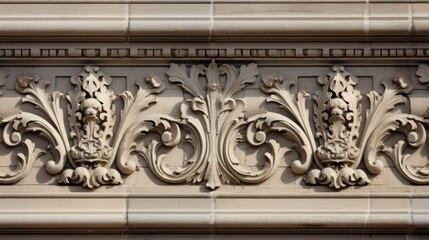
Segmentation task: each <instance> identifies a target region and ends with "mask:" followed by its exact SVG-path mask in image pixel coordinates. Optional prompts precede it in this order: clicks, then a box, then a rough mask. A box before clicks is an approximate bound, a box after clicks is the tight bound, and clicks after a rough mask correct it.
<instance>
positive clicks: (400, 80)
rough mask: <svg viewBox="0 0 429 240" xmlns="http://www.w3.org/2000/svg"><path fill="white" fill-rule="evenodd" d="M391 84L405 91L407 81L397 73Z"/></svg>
mask: <svg viewBox="0 0 429 240" xmlns="http://www.w3.org/2000/svg"><path fill="white" fill-rule="evenodd" d="M393 83H395V84H396V85H398V87H399V88H400V89H406V88H407V87H408V83H407V79H406V78H405V77H404V75H402V74H401V73H397V74H396V75H395V76H394V77H393Z"/></svg>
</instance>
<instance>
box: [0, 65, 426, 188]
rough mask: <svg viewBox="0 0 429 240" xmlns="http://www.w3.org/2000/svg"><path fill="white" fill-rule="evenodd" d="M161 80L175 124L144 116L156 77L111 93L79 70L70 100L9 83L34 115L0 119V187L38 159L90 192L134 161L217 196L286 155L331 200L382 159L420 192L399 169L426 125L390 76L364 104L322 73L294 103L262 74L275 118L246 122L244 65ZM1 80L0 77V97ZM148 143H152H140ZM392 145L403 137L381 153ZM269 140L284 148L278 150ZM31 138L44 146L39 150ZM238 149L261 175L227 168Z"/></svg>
mask: <svg viewBox="0 0 429 240" xmlns="http://www.w3.org/2000/svg"><path fill="white" fill-rule="evenodd" d="M165 74H166V76H167V77H168V81H169V82H170V83H171V84H173V85H176V87H177V88H179V89H182V90H183V92H184V93H185V94H184V96H185V97H184V99H183V101H182V102H181V103H179V105H180V107H179V109H178V112H176V113H171V114H165V113H159V112H156V113H153V112H152V113H149V112H148V111H147V110H148V109H149V108H151V107H152V106H153V105H155V104H159V103H158V97H157V95H158V94H160V93H161V92H163V91H164V89H165V85H166V80H165V79H164V77H163V76H161V75H157V74H153V73H149V74H147V75H146V76H145V77H144V79H143V80H140V81H137V82H136V84H137V85H138V87H139V89H138V91H137V92H136V94H133V93H131V92H130V91H124V92H122V93H119V94H118V93H115V92H113V91H112V90H111V89H110V84H111V82H112V78H111V77H110V76H108V75H106V74H104V73H103V71H102V69H100V68H99V67H95V66H85V67H84V68H83V70H82V71H81V72H80V74H78V75H77V76H75V77H72V78H71V83H72V84H73V86H74V89H73V90H71V91H69V92H68V93H62V92H59V91H55V92H53V93H51V94H49V93H47V92H46V87H47V82H45V81H43V80H42V79H40V77H39V76H37V75H34V74H22V75H19V76H18V78H17V81H16V91H18V92H19V93H21V94H23V97H22V100H21V102H22V104H30V105H32V106H34V108H35V109H38V111H37V112H26V111H22V112H20V113H18V114H14V115H11V116H8V117H5V118H4V119H1V123H0V127H1V130H2V131H3V132H2V138H3V144H4V145H6V146H8V147H10V148H11V149H13V148H14V147H17V146H21V149H22V150H24V152H22V153H18V154H17V155H16V159H15V160H14V161H16V163H17V164H16V166H17V167H16V169H15V170H14V171H12V172H9V173H0V183H2V184H11V183H16V182H18V181H19V180H21V179H23V178H24V177H25V176H26V174H28V172H29V170H30V168H31V167H32V165H33V163H34V162H35V160H36V159H38V158H40V157H41V156H43V155H46V154H48V153H49V154H48V155H49V156H51V157H52V158H53V159H52V160H48V161H46V163H45V165H44V167H45V168H46V171H47V172H48V173H49V174H51V175H53V176H55V177H56V180H57V182H58V183H59V184H77V185H81V186H83V187H86V188H90V189H94V188H97V187H100V186H102V185H116V184H121V183H123V178H124V177H125V176H124V175H130V174H133V173H134V172H135V171H137V170H138V166H137V162H136V161H135V159H132V157H131V155H138V156H140V158H141V159H142V160H143V161H145V163H146V165H147V166H148V168H149V169H150V171H151V172H152V173H153V175H155V176H156V177H157V178H159V179H161V180H163V181H165V182H168V183H194V184H196V183H202V184H204V185H205V186H206V187H207V188H209V189H211V190H214V189H217V188H219V187H220V186H221V185H223V184H240V183H249V184H257V183H261V182H263V181H265V180H267V179H268V178H270V177H271V176H272V175H273V173H274V171H276V170H277V169H278V165H279V162H280V161H282V159H283V158H284V157H285V158H288V157H289V156H290V155H288V154H289V153H291V152H293V151H295V152H297V153H298V155H296V156H299V158H298V159H296V160H293V161H292V162H291V164H290V168H291V171H292V173H293V174H296V175H303V176H304V177H303V181H304V182H305V183H307V184H310V185H327V186H329V187H332V188H335V189H341V188H345V187H348V186H353V185H367V184H369V183H370V179H371V177H372V176H373V175H378V174H380V173H381V172H382V170H383V162H382V161H381V160H380V157H381V155H384V156H386V157H387V158H390V159H391V160H392V161H393V163H394V165H395V167H396V168H397V169H398V171H399V172H400V173H401V174H402V175H403V177H405V178H406V179H408V180H409V181H411V182H413V183H418V184H427V183H429V168H427V165H421V164H420V165H418V164H417V165H416V164H414V162H413V161H410V159H411V156H412V155H413V153H416V152H418V151H420V149H422V148H423V147H424V145H425V143H426V129H427V128H428V125H429V120H428V119H425V118H423V117H421V116H417V115H412V114H409V113H406V112H404V111H403V110H402V108H400V106H401V105H404V104H405V103H406V101H407V94H409V93H410V92H411V91H412V89H411V84H410V83H409V82H408V81H407V79H405V77H404V76H403V75H401V74H396V75H395V77H394V78H393V79H391V80H390V81H385V82H383V85H384V87H385V90H384V92H383V93H382V94H379V93H377V92H376V91H370V92H369V93H368V94H366V95H363V94H361V93H360V91H359V90H357V89H356V85H357V84H358V81H359V79H358V77H356V76H355V75H354V74H353V73H350V72H348V71H347V69H346V68H345V67H343V66H333V67H332V68H331V69H330V70H328V71H327V73H326V74H324V75H321V76H319V78H318V85H319V89H318V90H317V91H316V92H315V93H313V94H311V93H307V92H305V91H300V92H298V93H293V92H292V91H291V90H290V88H291V86H292V85H293V84H294V83H293V82H292V81H287V80H284V79H283V76H282V75H279V74H276V73H271V74H263V75H262V76H261V86H260V90H261V94H262V95H264V94H267V95H266V96H267V97H266V102H267V103H268V104H271V105H276V106H278V107H279V108H280V109H281V110H280V112H272V111H266V112H264V113H260V114H254V115H252V114H246V99H245V98H242V97H239V95H240V92H241V91H243V90H244V89H245V88H246V87H247V86H249V85H251V84H254V83H255V82H256V80H257V77H258V76H259V75H260V72H259V70H258V67H257V65H256V64H254V63H251V64H248V65H242V66H240V67H239V68H236V67H235V66H233V65H229V64H222V65H218V64H217V63H216V62H214V61H212V62H211V63H210V64H208V65H193V66H186V65H177V64H174V63H173V64H171V65H170V68H169V69H168V70H167V71H166V72H165ZM416 74H417V76H419V77H420V78H419V81H420V82H421V83H423V84H427V82H429V80H428V79H429V67H428V66H426V65H420V66H419V68H418V70H417V72H416ZM6 77H7V74H6V73H3V72H0V89H3V88H2V87H3V86H4V84H5V81H6ZM1 93H3V92H1ZM363 98H367V99H368V101H369V107H368V109H363V107H362V106H363V105H362V100H363ZM118 100H119V101H122V104H118ZM65 105H67V107H64V106H65ZM309 106H310V107H309ZM117 107H120V108H121V109H120V114H119V115H118V114H115V111H116V108H117ZM153 134H155V135H157V136H158V137H157V138H152V139H149V140H147V139H148V138H147V136H148V135H153ZM393 134H395V135H400V136H404V137H403V139H401V140H399V141H397V142H396V143H394V144H390V145H389V144H388V141H387V140H389V138H390V137H391V136H392V135H393ZM31 135H33V138H29V137H28V136H31ZM273 135H276V136H277V137H280V138H284V139H287V140H288V141H291V142H292V143H293V145H292V146H291V147H287V146H284V145H282V144H281V143H280V142H278V138H273V137H272V136H273ZM34 136H36V138H38V139H39V138H40V139H43V140H44V141H46V142H47V143H48V144H49V146H48V147H47V148H46V149H40V148H39V147H37V144H36V143H35V142H34V140H32V139H34ZM180 144H188V145H190V146H191V148H192V153H191V154H189V156H187V158H186V159H185V160H184V163H183V166H180V167H171V166H170V165H169V163H168V161H169V159H168V158H167V157H166V154H165V150H167V151H171V150H173V149H175V148H178V147H179V145H180ZM239 144H246V145H248V146H249V147H253V148H256V149H258V150H259V151H265V150H261V149H266V150H267V152H265V153H264V157H265V158H264V159H263V161H264V165H263V166H261V167H257V168H252V167H248V166H244V165H243V164H242V162H241V161H240V160H241V159H240V157H238V156H236V149H237V148H238V145H239ZM263 145H264V146H265V147H264V148H260V147H261V146H263ZM424 154H425V155H426V156H427V153H424Z"/></svg>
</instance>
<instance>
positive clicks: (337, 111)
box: [327, 98, 347, 116]
mask: <svg viewBox="0 0 429 240" xmlns="http://www.w3.org/2000/svg"><path fill="white" fill-rule="evenodd" d="M327 107H328V109H329V110H331V114H332V115H333V116H341V115H343V112H344V110H346V109H347V103H346V102H344V100H342V99H341V98H334V99H331V100H329V102H328V106H327Z"/></svg>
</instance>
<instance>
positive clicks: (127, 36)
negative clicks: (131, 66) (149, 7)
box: [125, 0, 130, 41]
mask: <svg viewBox="0 0 429 240" xmlns="http://www.w3.org/2000/svg"><path fill="white" fill-rule="evenodd" d="M125 40H126V41H129V40H130V1H129V0H125Z"/></svg>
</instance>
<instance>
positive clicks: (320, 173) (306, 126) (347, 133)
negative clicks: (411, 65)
mask: <svg viewBox="0 0 429 240" xmlns="http://www.w3.org/2000/svg"><path fill="white" fill-rule="evenodd" d="M318 82H319V84H320V85H321V87H322V88H321V90H319V91H316V93H315V94H314V95H313V113H314V118H313V119H314V128H315V130H314V132H315V135H313V134H312V132H313V130H312V128H311V125H310V118H309V114H308V110H307V109H306V107H305V104H306V100H307V98H308V97H309V94H307V93H305V92H299V93H298V94H296V95H293V94H292V93H291V92H290V91H289V86H290V85H291V84H292V83H289V82H287V83H286V86H283V84H282V77H281V76H279V75H275V74H271V75H266V76H264V77H263V82H262V84H261V89H262V91H264V92H266V93H269V94H271V95H270V97H268V98H267V102H274V103H276V104H278V105H280V107H281V108H283V109H285V110H286V111H287V112H289V113H290V114H291V115H292V117H293V118H294V120H295V121H296V122H297V125H298V128H299V129H300V131H302V132H305V136H306V139H307V140H308V142H310V144H309V146H311V153H310V155H311V159H315V163H316V165H317V168H316V169H312V170H310V171H309V172H308V173H307V174H306V176H305V177H304V181H305V182H306V183H308V184H321V185H328V186H330V187H333V188H336V189H340V188H344V187H347V186H353V185H366V184H368V183H369V182H370V180H369V178H368V176H367V174H366V173H365V171H363V170H361V169H358V166H359V164H360V163H361V162H362V161H364V163H365V166H366V168H367V170H368V171H369V172H370V173H372V174H379V173H380V172H381V170H382V167H383V164H382V162H381V161H380V160H377V158H378V154H379V153H384V154H386V155H388V156H390V157H391V158H392V159H393V161H394V162H395V165H396V166H397V168H398V169H399V170H400V172H401V173H402V174H403V175H404V176H405V177H406V178H408V179H409V180H411V181H413V182H420V183H421V182H423V181H427V180H423V178H424V177H425V176H424V169H421V168H420V169H415V168H412V167H410V165H407V164H406V160H407V158H408V157H409V155H407V154H403V152H404V149H405V148H406V146H409V147H411V148H413V149H414V150H416V149H418V148H420V147H421V146H422V145H423V143H424V141H425V139H426V132H425V129H424V127H423V124H426V123H427V120H425V119H423V118H421V117H418V116H414V115H411V114H406V113H402V112H400V111H397V110H396V106H397V105H399V104H404V103H405V102H406V99H405V97H404V96H403V95H404V94H406V93H409V92H410V91H411V86H410V84H409V83H407V81H406V79H405V78H404V77H403V76H402V75H400V74H397V75H396V76H395V77H394V78H393V80H392V82H391V83H389V82H387V83H384V85H385V91H384V93H383V94H382V95H379V94H378V93H377V92H375V91H371V92H370V93H368V98H369V101H370V107H369V109H368V110H367V112H366V119H365V120H366V121H365V122H366V124H365V126H364V127H363V132H362V134H361V135H360V134H359V130H360V127H361V126H360V123H361V122H362V114H361V111H362V106H361V103H360V102H361V100H362V95H361V94H360V92H359V91H358V90H356V89H354V86H356V84H357V83H358V79H357V77H355V76H354V75H352V74H350V73H349V72H347V71H346V70H345V68H344V67H342V66H334V67H332V70H331V71H330V72H328V73H327V74H326V75H322V76H320V77H319V79H318ZM398 131H399V132H402V133H404V134H405V135H406V136H407V141H406V142H405V141H402V140H401V141H400V142H398V143H397V144H395V146H394V147H387V146H385V144H384V142H385V141H386V140H387V138H389V137H390V135H391V134H392V133H393V132H398ZM316 139H317V142H316ZM422 139H423V140H422ZM309 162H311V160H310V161H309ZM291 167H292V169H293V167H294V166H293V165H292V166H291ZM306 169H309V167H307V168H306ZM410 169H414V171H411V170H410ZM294 173H297V174H298V172H297V171H294ZM303 173H304V172H300V173H299V174H303ZM417 175H418V176H419V179H416V176H417Z"/></svg>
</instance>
